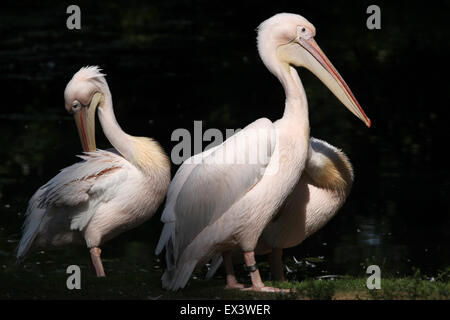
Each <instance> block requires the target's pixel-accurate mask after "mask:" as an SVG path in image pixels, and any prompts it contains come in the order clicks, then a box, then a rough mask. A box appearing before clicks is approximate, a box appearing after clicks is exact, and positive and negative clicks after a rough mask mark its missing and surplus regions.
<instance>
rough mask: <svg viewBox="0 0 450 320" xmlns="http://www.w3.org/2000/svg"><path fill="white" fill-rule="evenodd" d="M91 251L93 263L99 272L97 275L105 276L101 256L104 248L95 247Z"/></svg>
mask: <svg viewBox="0 0 450 320" xmlns="http://www.w3.org/2000/svg"><path fill="white" fill-rule="evenodd" d="M90 253H91V259H92V264H93V265H94V268H95V273H96V274H97V277H104V276H105V271H104V270H103V263H102V259H101V258H100V255H101V253H102V250H100V248H98V247H94V248H91V250H90Z"/></svg>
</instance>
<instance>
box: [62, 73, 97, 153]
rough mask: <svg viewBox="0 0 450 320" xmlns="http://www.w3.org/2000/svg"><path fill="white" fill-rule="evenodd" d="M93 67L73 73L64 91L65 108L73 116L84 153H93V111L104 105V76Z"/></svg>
mask: <svg viewBox="0 0 450 320" xmlns="http://www.w3.org/2000/svg"><path fill="white" fill-rule="evenodd" d="M100 71H101V70H100V69H99V68H98V67H96V66H94V67H83V68H81V69H80V71H78V72H77V73H75V75H74V76H73V77H72V79H71V80H70V81H69V83H68V84H67V86H66V89H65V91H64V100H65V108H66V110H67V111H68V112H69V113H70V114H73V116H74V119H75V123H76V126H77V129H78V134H79V135H80V140H81V144H82V146H83V150H84V151H86V152H87V151H95V148H96V147H95V111H96V109H97V107H102V105H103V103H104V94H103V88H104V86H105V85H106V80H105V78H104V74H102V73H101V72H100Z"/></svg>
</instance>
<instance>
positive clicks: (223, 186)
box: [161, 119, 276, 264]
mask: <svg viewBox="0 0 450 320" xmlns="http://www.w3.org/2000/svg"><path fill="white" fill-rule="evenodd" d="M275 140H276V133H275V128H274V126H273V124H272V122H271V121H270V120H268V119H259V120H257V121H255V122H253V123H252V124H250V125H248V126H247V127H246V128H244V129H243V130H241V131H239V132H238V133H236V134H235V135H233V136H232V137H230V138H229V139H227V140H226V141H225V142H224V143H222V144H221V145H220V146H218V147H216V148H215V149H214V150H208V151H207V152H206V153H203V154H202V155H203V156H202V157H201V160H202V161H201V163H192V162H194V160H198V159H199V158H200V155H197V156H195V157H193V158H195V159H193V158H190V159H188V160H186V166H185V164H183V166H185V167H183V166H182V168H180V170H179V171H180V175H179V177H178V179H180V180H184V182H182V183H180V181H179V180H178V179H177V177H175V179H174V181H173V182H172V184H174V186H175V187H174V189H176V190H173V191H175V193H176V194H170V198H168V202H167V205H166V209H168V211H167V212H164V214H163V219H166V221H170V220H171V222H166V223H169V224H172V226H168V228H170V231H171V239H170V240H171V248H170V250H173V255H172V258H171V259H170V261H169V262H172V261H173V262H176V261H177V259H178V257H179V256H180V255H181V254H182V252H183V250H184V249H185V248H186V247H187V246H188V245H189V244H190V243H191V242H192V240H193V239H194V238H195V237H196V236H197V235H198V234H199V233H200V232H201V231H202V230H203V229H204V228H206V227H207V226H208V225H211V224H213V223H214V222H215V221H217V220H218V219H219V218H220V217H221V216H222V215H223V214H224V213H225V212H226V211H227V210H228V209H229V208H230V207H231V205H232V204H234V203H235V202H236V201H238V200H239V199H240V198H241V197H242V196H243V195H244V194H245V193H246V192H247V191H248V190H250V189H251V188H252V187H253V186H254V185H255V184H257V183H258V181H259V180H260V179H261V177H262V176H263V174H264V171H265V169H266V167H267V165H268V163H269V161H270V157H271V155H272V153H273V151H274V148H275ZM188 166H190V167H188ZM173 224H174V225H173ZM163 236H164V231H163V234H162V236H161V238H163ZM165 236H166V239H167V238H168V237H167V234H166V235H165ZM169 264H171V263H169Z"/></svg>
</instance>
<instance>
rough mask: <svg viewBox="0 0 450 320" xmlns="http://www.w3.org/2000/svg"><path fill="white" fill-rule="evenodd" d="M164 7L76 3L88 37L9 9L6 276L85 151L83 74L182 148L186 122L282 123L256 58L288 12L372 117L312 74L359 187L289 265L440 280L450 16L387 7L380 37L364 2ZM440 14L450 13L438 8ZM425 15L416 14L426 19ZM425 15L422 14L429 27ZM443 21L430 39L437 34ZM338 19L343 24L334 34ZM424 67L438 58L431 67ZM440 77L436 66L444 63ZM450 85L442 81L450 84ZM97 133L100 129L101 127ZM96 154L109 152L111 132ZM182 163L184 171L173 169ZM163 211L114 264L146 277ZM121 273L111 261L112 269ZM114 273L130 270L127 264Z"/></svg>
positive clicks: (0, 211) (136, 119) (0, 62)
mask: <svg viewBox="0 0 450 320" xmlns="http://www.w3.org/2000/svg"><path fill="white" fill-rule="evenodd" d="M196 2H197V5H195V6H194V5H190V4H188V3H187V2H184V1H181V2H176V1H157V2H154V3H155V4H153V5H150V4H140V3H139V2H135V1H132V2H122V3H120V2H119V3H120V4H112V3H110V2H104V3H101V4H95V5H92V4H88V3H87V2H86V3H84V2H80V6H81V8H82V14H83V20H82V29H81V30H80V31H68V30H67V29H65V19H66V14H65V7H64V6H63V5H61V4H59V5H50V4H48V5H47V2H46V1H40V3H41V5H40V6H39V7H38V6H36V5H35V4H34V2H29V6H28V8H29V10H26V11H24V10H21V9H20V8H19V7H14V6H10V7H5V8H3V9H2V12H1V13H0V21H1V23H0V34H1V37H0V39H1V40H0V88H1V90H2V93H1V96H2V102H1V111H0V144H1V146H2V148H1V149H0V157H1V159H2V162H1V163H0V221H1V224H0V268H1V269H2V270H3V272H8V270H9V272H14V270H15V269H14V268H12V267H11V266H12V263H13V250H14V247H15V246H16V244H17V241H18V239H19V238H20V226H21V224H22V223H23V219H24V217H23V215H24V212H25V210H26V204H27V201H28V200H29V198H30V197H31V195H32V194H33V192H34V191H35V190H36V189H37V188H38V187H39V186H40V185H42V184H43V183H45V182H46V181H47V180H48V179H50V178H51V177H53V176H54V175H55V174H56V173H57V172H58V170H59V169H61V168H63V167H65V166H68V165H70V164H72V163H73V162H74V161H76V158H75V157H74V155H75V154H78V153H79V152H80V143H79V140H78V137H77V133H76V129H75V126H74V123H73V121H72V119H71V117H70V116H69V115H67V114H66V113H65V110H64V108H63V91H64V87H65V85H66V83H67V81H68V80H69V79H70V77H71V75H72V74H73V73H74V72H76V71H77V70H78V69H79V68H80V67H81V66H84V65H92V64H98V65H100V66H101V67H102V68H103V69H104V70H105V72H106V73H107V74H108V77H107V80H108V83H109V86H110V88H111V91H112V94H113V100H114V107H115V112H116V115H117V118H118V120H119V122H120V124H121V125H122V127H123V128H124V129H125V130H126V131H128V132H129V133H131V134H133V135H142V136H151V137H154V138H155V139H157V140H158V141H160V142H161V143H162V145H163V146H164V148H165V150H166V151H167V152H170V150H171V149H172V147H173V146H174V145H175V144H176V143H177V142H173V141H171V133H172V132H173V130H175V129H177V128H187V129H188V130H190V131H191V132H192V131H193V121H194V120H203V121H204V123H203V126H204V130H206V129H207V128H220V129H222V130H224V129H225V128H238V127H240V128H242V127H243V126H245V125H246V124H248V123H250V122H251V121H254V120H255V119H257V118H259V117H263V116H265V117H269V118H270V119H272V120H275V119H277V118H279V117H280V116H281V113H282V105H283V99H284V97H283V92H282V89H281V86H280V85H279V84H278V83H277V82H276V80H275V79H274V78H273V76H272V75H270V74H269V72H267V70H266V69H265V68H264V66H263V65H262V63H261V62H260V60H259V58H258V55H257V52H256V48H255V31H254V29H255V27H256V26H257V25H258V23H259V22H261V21H262V20H264V19H266V18H267V17H269V16H270V15H272V14H273V13H275V12H279V11H292V12H298V13H301V14H303V15H304V16H306V17H308V19H310V20H311V21H312V22H313V23H314V24H315V26H316V28H317V30H318V35H317V37H316V39H317V41H318V43H319V44H320V45H321V47H322V48H323V49H324V51H325V52H326V53H327V55H328V57H329V58H330V60H331V61H333V63H334V64H335V66H336V67H337V68H338V70H340V72H341V74H342V75H343V76H344V78H345V79H346V82H347V83H348V84H349V85H350V87H351V88H352V90H353V92H354V93H355V94H356V96H357V98H358V100H359V102H360V103H361V105H362V106H363V107H364V109H365V110H366V111H367V113H368V115H369V116H370V117H371V119H372V121H373V127H372V128H371V129H367V128H365V127H364V125H363V124H362V123H360V122H359V121H358V120H356V119H355V118H354V117H353V116H352V115H351V114H350V113H348V112H347V111H345V110H344V108H343V107H342V106H341V105H340V104H339V102H338V101H337V99H335V97H334V96H332V94H331V93H329V92H328V91H327V89H326V88H325V87H324V86H323V84H322V83H321V82H320V81H319V80H317V79H316V78H314V76H312V75H311V74H309V73H308V72H307V71H304V70H300V71H299V73H300V76H301V77H302V81H303V83H304V85H305V88H306V90H307V95H308V99H309V104H310V117H311V128H312V129H311V130H312V131H311V132H312V135H313V136H316V137H318V138H321V139H325V140H327V141H328V142H330V143H331V144H334V145H336V146H339V147H340V148H342V149H343V151H344V152H346V153H347V155H348V156H349V158H350V159H351V161H352V163H353V165H354V169H355V174H356V180H355V184H354V187H353V190H352V193H351V195H350V197H349V199H348V201H347V203H346V204H345V205H344V207H343V208H342V209H341V210H340V212H339V214H338V215H337V216H336V217H335V218H334V219H333V220H332V221H331V222H330V223H329V224H328V225H327V226H325V227H324V228H323V229H322V230H320V231H319V232H317V233H316V234H314V235H313V236H311V238H310V239H307V240H306V241H305V242H304V243H303V244H302V245H301V246H298V247H296V248H293V249H289V250H287V251H286V256H288V257H292V256H295V257H297V258H298V259H299V258H304V257H316V256H324V257H325V260H326V261H327V271H329V272H338V273H342V274H350V275H361V274H364V271H365V269H363V268H362V266H363V265H365V263H367V262H368V261H369V262H371V263H373V264H379V265H382V264H383V266H385V267H386V268H387V269H388V272H389V273H391V274H393V275H396V274H409V273H410V272H411V267H412V266H415V267H418V268H421V269H422V270H424V271H425V272H428V273H430V274H435V273H437V272H438V270H442V269H444V268H446V267H447V266H448V264H449V256H448V252H449V247H448V244H449V232H448V230H449V229H450V222H449V221H450V220H449V218H448V213H449V206H448V199H447V196H448V190H449V175H448V166H446V165H445V164H444V163H442V154H441V149H442V146H444V145H447V144H448V142H447V139H446V138H447V137H448V134H447V131H446V127H445V126H444V125H443V119H445V118H446V117H445V116H444V114H443V112H444V109H445V108H446V105H447V99H446V98H447V90H446V87H444V83H443V82H442V81H440V80H439V78H436V77H435V74H434V73H433V71H432V70H433V68H434V67H439V66H438V65H436V64H437V61H439V59H440V58H445V57H447V56H448V54H449V53H450V52H449V44H448V41H444V36H445V35H446V34H448V31H449V30H448V26H447V25H445V23H444V21H446V20H445V19H446V18H445V17H444V16H443V14H444V12H448V10H444V7H445V8H447V9H449V8H448V6H449V5H448V3H442V4H441V5H442V7H439V6H438V5H437V6H436V7H431V6H428V7H427V8H422V7H420V8H419V7H418V6H416V5H414V4H408V6H407V5H406V2H396V3H395V4H394V3H391V2H390V3H384V2H383V3H382V4H381V6H382V8H383V28H382V30H379V31H368V30H367V29H366V28H365V15H364V13H365V8H366V7H367V3H368V2H367V3H365V2H364V1H363V2H358V4H357V5H355V4H351V5H350V4H345V5H344V4H340V5H336V6H335V7H333V8H329V7H327V8H324V7H323V6H315V5H314V4H313V2H311V3H308V4H302V7H299V6H300V5H299V4H295V5H293V4H290V3H289V2H288V1H281V2H280V4H278V5H277V6H275V5H270V4H265V5H262V4H260V3H258V5H257V6H256V5H255V4H256V2H249V3H247V4H241V6H240V7H234V8H233V7H228V6H225V5H224V4H222V5H219V4H217V5H214V6H213V5H211V4H209V3H208V2H206V1H196ZM437 8H439V10H437ZM419 9H420V10H419ZM419 15H420V19H419ZM431 24H434V25H436V24H438V26H439V27H438V26H436V28H433V32H432V33H430V32H428V31H429V27H428V26H429V25H431ZM330 26H333V27H330ZM420 61H427V66H425V65H421V64H420ZM438 70H439V69H438ZM445 86H446V84H445ZM98 132H100V130H98ZM97 139H98V141H99V142H98V146H99V147H100V148H107V147H109V145H108V142H107V141H106V140H105V138H104V136H103V135H102V134H101V133H98V134H97ZM175 170H176V168H173V170H172V171H173V173H174V172H175ZM159 216H160V212H158V213H157V214H156V215H155V217H154V218H153V219H151V220H150V221H149V222H148V223H146V224H145V225H143V226H141V227H139V228H137V229H136V230H133V231H131V232H127V233H126V234H123V235H121V236H120V237H118V238H116V239H114V240H112V241H111V242H109V243H108V244H106V245H105V249H104V253H105V257H106V259H108V258H111V257H115V258H117V257H120V259H121V261H130V262H132V263H137V265H139V267H142V268H146V266H145V265H146V263H147V262H148V261H154V259H155V258H154V257H153V250H154V247H155V244H156V241H157V239H158V236H159V232H160V230H161V223H160V222H159ZM30 261H31V262H29V263H30V264H36V263H38V262H39V263H40V264H43V265H44V266H43V267H42V270H41V271H42V272H45V271H44V270H45V265H46V264H48V265H56V266H60V268H61V269H60V270H61V272H64V270H65V266H66V265H68V264H70V263H69V262H73V263H75V262H79V261H82V262H83V263H84V264H85V265H89V260H88V255H87V252H86V250H85V249H84V248H74V249H68V250H63V251H56V252H45V253H39V252H38V253H36V254H35V255H33V256H32V257H31V259H30ZM110 267H113V266H110ZM114 272H120V270H119V269H116V270H115V271H114Z"/></svg>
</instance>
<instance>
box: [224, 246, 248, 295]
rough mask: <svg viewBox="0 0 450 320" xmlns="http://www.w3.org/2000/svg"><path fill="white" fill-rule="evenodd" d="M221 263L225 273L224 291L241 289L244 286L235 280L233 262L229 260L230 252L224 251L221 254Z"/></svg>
mask: <svg viewBox="0 0 450 320" xmlns="http://www.w3.org/2000/svg"><path fill="white" fill-rule="evenodd" d="M222 256H223V263H224V265H225V273H226V275H227V285H226V286H225V289H242V288H244V285H243V284H242V283H239V282H238V281H237V280H236V276H235V275H234V268H233V261H232V258H231V250H229V251H225V252H224V253H223V254H222Z"/></svg>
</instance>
